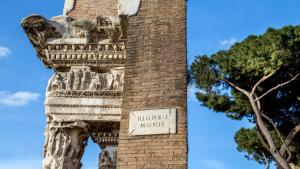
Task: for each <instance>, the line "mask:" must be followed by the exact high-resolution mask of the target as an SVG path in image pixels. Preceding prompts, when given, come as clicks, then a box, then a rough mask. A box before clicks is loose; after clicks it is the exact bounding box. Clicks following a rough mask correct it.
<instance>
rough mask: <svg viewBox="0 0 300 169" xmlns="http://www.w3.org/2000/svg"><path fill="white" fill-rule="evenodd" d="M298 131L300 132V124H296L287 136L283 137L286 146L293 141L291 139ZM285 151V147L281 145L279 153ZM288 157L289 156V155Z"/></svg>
mask: <svg viewBox="0 0 300 169" xmlns="http://www.w3.org/2000/svg"><path fill="white" fill-rule="evenodd" d="M298 132H300V124H298V125H296V126H295V127H294V128H293V129H292V130H291V131H290V133H289V134H288V136H287V137H286V139H285V144H286V145H287V147H289V146H290V145H291V143H292V142H293V139H294V138H295V136H296V135H297V134H298ZM286 151H287V149H286V148H285V147H284V146H282V147H281V148H280V154H282V155H284V154H285V152H286ZM289 158H290V157H289Z"/></svg>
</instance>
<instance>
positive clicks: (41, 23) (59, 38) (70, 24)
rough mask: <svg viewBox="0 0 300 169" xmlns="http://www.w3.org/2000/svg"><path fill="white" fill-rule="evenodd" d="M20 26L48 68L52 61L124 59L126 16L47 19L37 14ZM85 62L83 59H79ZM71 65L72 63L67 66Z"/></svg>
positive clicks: (51, 65) (54, 67) (54, 66)
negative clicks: (92, 18)
mask: <svg viewBox="0 0 300 169" xmlns="http://www.w3.org/2000/svg"><path fill="white" fill-rule="evenodd" d="M21 25H22V27H23V28H24V31H25V32H26V34H27V35H28V37H29V39H30V41H31V43H32V44H33V46H34V48H35V49H36V51H37V54H38V56H39V58H40V59H41V60H42V61H43V63H44V65H45V66H47V67H52V68H53V69H56V67H58V66H61V65H53V64H52V63H51V60H56V59H57V60H78V59H83V60H89V59H96V60H102V59H107V58H109V59H110V58H111V59H125V57H126V56H125V41H126V36H127V17H124V16H120V17H102V16H99V17H98V18H97V19H94V20H87V19H77V20H74V19H73V18H70V17H68V16H57V17H54V18H52V19H51V20H47V19H45V18H44V17H42V16H39V15H32V16H28V17H26V18H25V19H24V20H23V21H22V24H21ZM82 65H84V62H82ZM69 66H71V65H69Z"/></svg>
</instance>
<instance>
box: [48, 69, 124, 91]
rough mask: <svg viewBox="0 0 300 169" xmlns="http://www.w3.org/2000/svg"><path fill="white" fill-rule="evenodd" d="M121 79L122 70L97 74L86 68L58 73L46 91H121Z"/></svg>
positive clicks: (122, 75)
mask: <svg viewBox="0 0 300 169" xmlns="http://www.w3.org/2000/svg"><path fill="white" fill-rule="evenodd" d="M123 77H124V71H123V69H120V70H112V71H111V72H108V73H97V72H93V71H91V70H89V69H88V68H83V69H77V70H71V71H69V72H60V73H57V74H55V75H54V76H53V77H52V78H51V79H50V81H49V84H48V90H47V91H48V92H51V91H60V90H66V91H70V90H81V91H110V90H113V91H122V90H123V83H124V82H123V79H124V78H123Z"/></svg>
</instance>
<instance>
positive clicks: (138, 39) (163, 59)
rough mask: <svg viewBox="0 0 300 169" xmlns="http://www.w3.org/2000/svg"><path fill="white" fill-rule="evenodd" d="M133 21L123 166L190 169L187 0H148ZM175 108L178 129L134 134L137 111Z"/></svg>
mask: <svg viewBox="0 0 300 169" xmlns="http://www.w3.org/2000/svg"><path fill="white" fill-rule="evenodd" d="M128 25H129V28H128V42H127V61H126V64H125V80H124V81H125V88H124V95H123V105H122V115H121V116H122V118H121V126H120V138H119V148H118V161H117V168H118V169H186V168H187V109H186V106H187V105H186V99H187V91H186V90H187V89H186V88H187V84H186V69H187V65H186V0H142V3H141V8H140V11H139V13H138V14H137V16H131V17H130V18H129V24H128ZM171 107H176V108H177V110H178V122H177V123H178V124H177V125H178V131H177V134H167V135H147V136H129V135H128V125H129V124H128V123H129V113H130V112H131V111H136V110H145V109H162V108H171Z"/></svg>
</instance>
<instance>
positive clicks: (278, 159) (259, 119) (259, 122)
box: [249, 96, 292, 169]
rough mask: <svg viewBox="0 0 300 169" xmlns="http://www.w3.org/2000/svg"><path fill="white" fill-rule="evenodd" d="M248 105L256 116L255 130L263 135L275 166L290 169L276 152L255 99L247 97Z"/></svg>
mask: <svg viewBox="0 0 300 169" xmlns="http://www.w3.org/2000/svg"><path fill="white" fill-rule="evenodd" d="M249 100H250V103H251V105H252V108H253V111H254V113H255V116H256V121H257V125H258V126H257V128H258V130H260V131H261V133H262V134H263V136H264V137H265V139H266V141H267V143H268V145H269V148H267V149H269V150H270V153H271V154H272V156H273V157H274V158H275V160H276V162H277V164H279V165H280V166H281V167H282V168H283V169H292V168H291V167H290V166H289V164H288V163H287V161H286V159H284V158H283V157H282V155H281V154H280V152H279V151H278V149H277V148H276V145H275V143H274V141H273V138H272V136H271V133H270V131H269V130H268V128H267V127H266V124H265V123H264V121H263V120H262V115H261V111H260V109H259V108H258V106H257V103H256V101H255V100H256V98H255V97H253V96H250V97H249Z"/></svg>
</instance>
